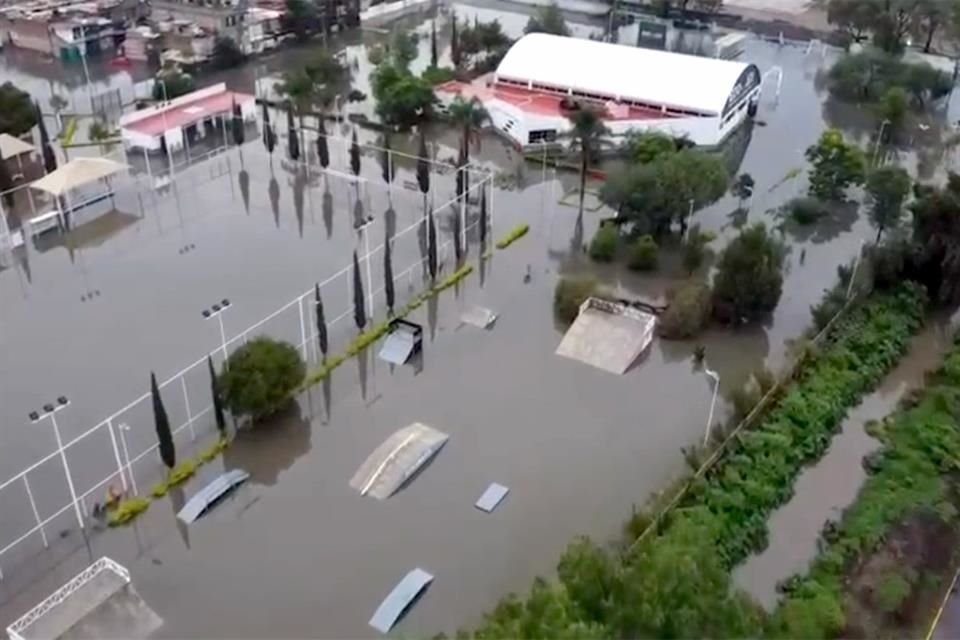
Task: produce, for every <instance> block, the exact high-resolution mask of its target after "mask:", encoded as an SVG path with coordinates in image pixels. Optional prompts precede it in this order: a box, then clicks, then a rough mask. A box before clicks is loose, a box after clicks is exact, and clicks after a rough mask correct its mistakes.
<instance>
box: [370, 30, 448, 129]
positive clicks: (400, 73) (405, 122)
mask: <svg viewBox="0 0 960 640" xmlns="http://www.w3.org/2000/svg"><path fill="white" fill-rule="evenodd" d="M416 53H417V35H416V34H415V33H407V32H397V33H396V34H394V36H393V40H392V42H391V43H390V46H389V47H387V48H386V50H385V51H384V52H383V53H382V54H381V56H380V59H379V61H378V62H377V66H376V69H374V70H373V73H372V74H371V75H370V86H371V87H372V89H373V97H374V98H375V99H376V101H377V106H376V111H377V115H378V116H380V118H381V120H382V121H383V123H384V124H387V125H391V126H395V127H398V128H401V129H408V128H410V127H412V126H414V125H416V124H418V123H420V122H422V121H423V120H426V119H428V118H430V116H431V115H432V113H433V107H434V105H435V104H436V102H437V99H436V96H435V95H434V93H433V83H432V82H430V81H429V80H427V79H426V76H425V75H424V76H416V75H414V74H413V73H412V72H411V71H410V63H411V62H412V61H413V59H414V58H415V57H416Z"/></svg>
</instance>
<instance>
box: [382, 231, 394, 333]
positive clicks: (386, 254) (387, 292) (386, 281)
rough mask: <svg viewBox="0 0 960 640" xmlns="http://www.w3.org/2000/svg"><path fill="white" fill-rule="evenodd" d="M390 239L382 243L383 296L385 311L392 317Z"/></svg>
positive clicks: (391, 252) (391, 250)
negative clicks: (385, 304)
mask: <svg viewBox="0 0 960 640" xmlns="http://www.w3.org/2000/svg"><path fill="white" fill-rule="evenodd" d="M392 242H393V241H392V239H390V238H386V239H385V240H384V242H383V295H384V297H385V298H386V302H387V311H388V312H389V313H390V315H393V304H394V290H393V249H392V248H391V244H392Z"/></svg>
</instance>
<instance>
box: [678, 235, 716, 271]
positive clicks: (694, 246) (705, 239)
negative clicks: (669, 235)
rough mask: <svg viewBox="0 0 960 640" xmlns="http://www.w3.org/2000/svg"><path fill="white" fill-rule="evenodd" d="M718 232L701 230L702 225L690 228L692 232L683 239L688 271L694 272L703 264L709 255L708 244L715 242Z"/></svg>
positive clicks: (684, 263)
mask: <svg viewBox="0 0 960 640" xmlns="http://www.w3.org/2000/svg"><path fill="white" fill-rule="evenodd" d="M715 238H716V234H714V233H713V232H711V231H700V225H698V224H695V225H693V226H692V227H691V228H690V233H688V234H687V237H686V238H685V239H684V241H683V247H682V248H683V268H684V269H686V270H687V273H693V272H694V271H696V270H697V269H699V268H700V267H701V266H702V265H703V261H704V259H705V258H706V256H707V245H708V244H710V243H711V242H713V240H714V239H715Z"/></svg>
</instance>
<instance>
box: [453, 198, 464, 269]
mask: <svg viewBox="0 0 960 640" xmlns="http://www.w3.org/2000/svg"><path fill="white" fill-rule="evenodd" d="M462 230H463V225H461V224H460V211H458V210H457V208H456V207H454V210H453V258H454V260H456V262H457V268H460V259H461V258H462V257H463V247H462V246H461V245H460V241H461V238H460V236H461V235H462V233H461V232H462Z"/></svg>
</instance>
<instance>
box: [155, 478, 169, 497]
mask: <svg viewBox="0 0 960 640" xmlns="http://www.w3.org/2000/svg"><path fill="white" fill-rule="evenodd" d="M169 490H170V485H168V484H167V483H166V481H162V482H158V483H157V484H155V485H153V487H151V488H150V495H152V496H153V497H154V498H162V497H163V496H165V495H167V491H169Z"/></svg>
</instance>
